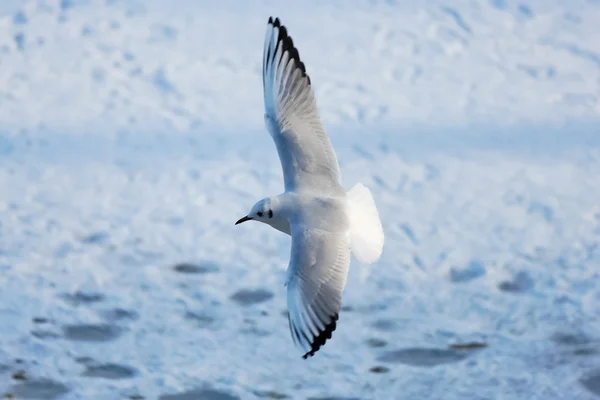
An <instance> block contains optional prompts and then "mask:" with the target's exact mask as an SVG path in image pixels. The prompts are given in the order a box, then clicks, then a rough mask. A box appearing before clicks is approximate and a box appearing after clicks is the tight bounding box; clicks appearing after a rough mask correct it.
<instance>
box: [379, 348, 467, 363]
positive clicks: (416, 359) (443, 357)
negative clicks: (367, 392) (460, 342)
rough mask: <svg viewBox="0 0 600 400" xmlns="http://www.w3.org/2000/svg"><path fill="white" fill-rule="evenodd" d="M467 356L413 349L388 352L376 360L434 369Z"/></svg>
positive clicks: (436, 350)
mask: <svg viewBox="0 0 600 400" xmlns="http://www.w3.org/2000/svg"><path fill="white" fill-rule="evenodd" d="M469 354H470V353H469V352H465V351H458V350H446V349H425V348H413V349H402V350H393V351H388V352H385V353H383V354H382V355H381V356H379V357H377V360H378V361H381V362H387V363H392V364H405V365H411V366H414V367H434V366H436V365H440V364H447V363H453V362H458V361H462V360H464V359H465V358H467V357H468V356H469Z"/></svg>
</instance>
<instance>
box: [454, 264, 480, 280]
mask: <svg viewBox="0 0 600 400" xmlns="http://www.w3.org/2000/svg"><path fill="white" fill-rule="evenodd" d="M483 275H485V267H484V266H483V263H482V262H481V261H478V260H472V261H471V262H470V263H469V265H467V266H466V267H465V268H452V269H450V280H451V281H452V282H455V283H460V282H468V281H472V280H473V279H477V278H479V277H482V276H483Z"/></svg>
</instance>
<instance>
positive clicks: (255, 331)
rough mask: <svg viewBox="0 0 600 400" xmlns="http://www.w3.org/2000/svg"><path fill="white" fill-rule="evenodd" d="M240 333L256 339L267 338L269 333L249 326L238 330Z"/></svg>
mask: <svg viewBox="0 0 600 400" xmlns="http://www.w3.org/2000/svg"><path fill="white" fill-rule="evenodd" d="M240 333H243V334H245V335H253V336H258V337H265V336H269V335H270V334H271V333H270V332H269V331H267V330H264V329H260V328H257V327H256V326H250V327H248V328H243V329H240Z"/></svg>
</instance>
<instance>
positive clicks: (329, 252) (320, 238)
mask: <svg viewBox="0 0 600 400" xmlns="http://www.w3.org/2000/svg"><path fill="white" fill-rule="evenodd" d="M349 265H350V250H349V247H348V237H347V235H346V233H344V232H328V231H324V230H321V229H305V228H304V227H298V226H293V227H292V252H291V258H290V265H289V267H288V280H287V296H288V299H287V301H288V319H289V324H290V331H291V334H292V338H293V339H294V343H295V344H296V345H297V346H299V347H300V348H301V349H302V350H303V351H304V352H305V354H304V356H303V357H304V358H307V357H309V356H312V355H314V354H315V353H316V352H317V351H318V350H319V348H321V346H323V345H324V344H325V342H326V341H327V339H330V338H331V334H332V332H333V331H334V330H335V328H336V322H337V319H338V314H339V311H340V308H341V306H342V291H343V290H344V286H346V278H347V276H348V267H349Z"/></svg>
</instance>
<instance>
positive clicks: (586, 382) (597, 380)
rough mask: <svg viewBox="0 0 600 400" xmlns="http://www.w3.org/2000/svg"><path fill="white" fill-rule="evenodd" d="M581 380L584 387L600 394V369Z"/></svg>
mask: <svg viewBox="0 0 600 400" xmlns="http://www.w3.org/2000/svg"><path fill="white" fill-rule="evenodd" d="M579 382H580V383H581V384H582V385H583V387H584V388H586V389H587V390H589V391H590V392H592V393H594V394H595V395H597V396H600V370H596V371H594V372H593V373H591V374H589V375H588V376H586V377H584V378H581V379H580V380H579Z"/></svg>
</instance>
